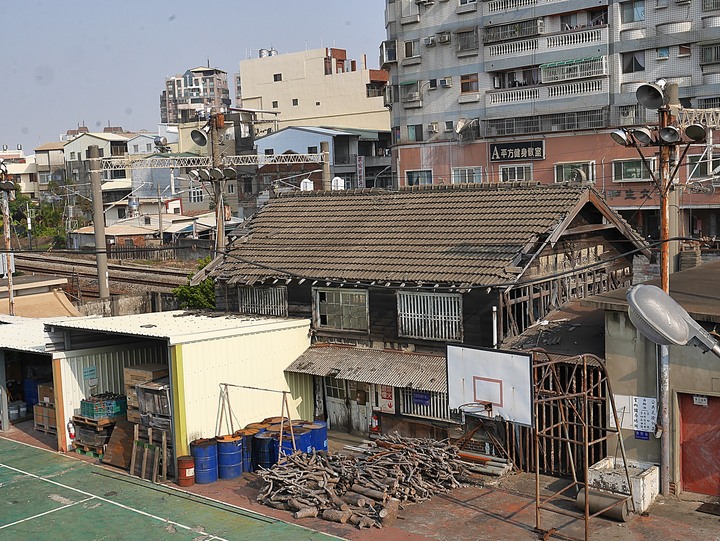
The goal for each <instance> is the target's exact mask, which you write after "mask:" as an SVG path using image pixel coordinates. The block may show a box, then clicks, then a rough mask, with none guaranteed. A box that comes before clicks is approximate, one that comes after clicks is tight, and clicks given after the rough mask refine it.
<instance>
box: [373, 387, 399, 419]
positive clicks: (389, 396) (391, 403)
mask: <svg viewBox="0 0 720 541" xmlns="http://www.w3.org/2000/svg"><path fill="white" fill-rule="evenodd" d="M377 397H378V407H379V408H380V411H382V412H383V413H395V400H394V397H395V388H394V387H391V386H390V385H378V395H377Z"/></svg>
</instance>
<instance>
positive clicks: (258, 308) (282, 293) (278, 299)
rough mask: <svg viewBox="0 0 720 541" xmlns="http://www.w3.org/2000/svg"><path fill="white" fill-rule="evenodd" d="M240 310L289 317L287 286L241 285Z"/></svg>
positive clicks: (239, 291) (239, 290)
mask: <svg viewBox="0 0 720 541" xmlns="http://www.w3.org/2000/svg"><path fill="white" fill-rule="evenodd" d="M238 311H239V312H240V313H242V314H259V315H263V316H282V317H287V315H288V303H287V288H286V287H285V286H282V287H239V288H238Z"/></svg>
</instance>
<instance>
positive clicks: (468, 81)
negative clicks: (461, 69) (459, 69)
mask: <svg viewBox="0 0 720 541" xmlns="http://www.w3.org/2000/svg"><path fill="white" fill-rule="evenodd" d="M479 89H480V86H479V83H478V74H477V73H468V74H467V75H461V76H460V92H463V93H465V92H477V91H478V90H479Z"/></svg>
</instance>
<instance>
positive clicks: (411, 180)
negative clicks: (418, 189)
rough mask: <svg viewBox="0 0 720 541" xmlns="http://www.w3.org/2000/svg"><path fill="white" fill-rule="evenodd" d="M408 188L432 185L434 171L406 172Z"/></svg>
mask: <svg viewBox="0 0 720 541" xmlns="http://www.w3.org/2000/svg"><path fill="white" fill-rule="evenodd" d="M405 178H406V179H407V185H408V186H422V185H426V184H432V171H430V170H422V171H405Z"/></svg>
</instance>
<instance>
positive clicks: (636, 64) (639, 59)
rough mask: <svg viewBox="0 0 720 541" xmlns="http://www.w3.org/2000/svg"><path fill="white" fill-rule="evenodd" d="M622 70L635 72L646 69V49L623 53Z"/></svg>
mask: <svg viewBox="0 0 720 541" xmlns="http://www.w3.org/2000/svg"><path fill="white" fill-rule="evenodd" d="M622 71H623V73H634V72H636V71H645V51H635V52H633V53H623V55H622Z"/></svg>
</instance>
